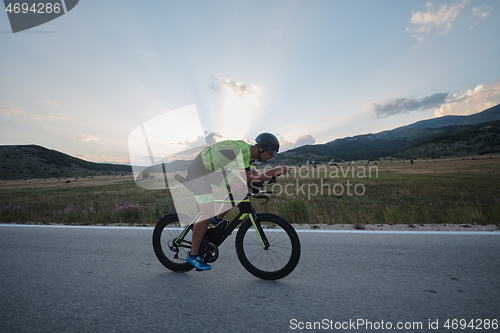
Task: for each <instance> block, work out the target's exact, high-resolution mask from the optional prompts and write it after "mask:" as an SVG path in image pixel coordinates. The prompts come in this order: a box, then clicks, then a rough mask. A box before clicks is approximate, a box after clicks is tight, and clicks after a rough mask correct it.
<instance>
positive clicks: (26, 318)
mask: <svg viewBox="0 0 500 333" xmlns="http://www.w3.org/2000/svg"><path fill="white" fill-rule="evenodd" d="M151 234H152V229H146V228H144V229H140V228H124V229H108V228H79V227H37V226H6V225H0V332H2V333H11V332H30V333H31V332H51V333H54V332H93V333H95V332H291V331H302V332H306V331H328V330H332V331H341V332H387V331H393V332H424V331H425V332H481V331H485V330H481V329H473V328H472V326H471V325H474V327H475V328H477V327H478V325H479V324H480V323H481V327H483V328H484V327H485V326H486V320H487V319H488V320H493V319H496V320H500V283H499V282H500V233H491V234H486V235H484V234H455V233H447V234H446V233H444V234H429V233H427V234H425V233H414V234H400V233H380V232H378V233H367V232H363V231H361V232H358V233H315V232H307V233H306V232H301V233H299V237H300V238H301V242H302V257H301V261H300V262H299V265H298V266H297V268H296V270H295V271H294V272H292V274H291V275H289V276H288V277H286V278H284V279H282V280H278V281H263V280H260V279H258V278H255V277H254V276H252V275H250V274H249V273H247V272H246V271H245V270H244V268H243V267H242V266H241V265H240V264H239V262H238V259H237V257H236V253H235V251H234V245H233V244H234V243H233V241H234V235H233V239H229V240H228V241H226V243H224V244H223V245H222V246H221V255H220V257H219V260H218V261H217V262H215V263H214V264H213V266H214V268H213V269H212V270H211V271H208V272H196V271H190V272H188V273H173V272H170V271H168V270H167V269H166V268H164V267H163V266H162V265H161V264H160V263H159V262H158V261H157V259H156V257H155V255H154V253H153V250H152V246H151ZM448 319H449V320H450V321H449V324H450V325H451V324H453V323H455V324H456V325H460V322H459V321H458V320H460V319H466V320H467V324H468V325H469V327H468V328H466V329H463V330H460V329H452V327H450V329H446V328H445V327H444V325H445V324H446V320H448ZM453 319H455V320H457V321H456V322H452V320H453ZM436 320H438V322H436ZM471 320H474V321H473V322H471ZM419 323H421V326H419ZM463 323H464V322H462V324H463ZM436 324H437V325H438V326H437V327H438V328H439V329H429V325H431V328H435V327H436ZM315 325H316V326H315ZM370 325H371V326H370ZM388 325H391V327H389V326H388ZM397 325H400V326H397ZM401 325H402V326H401ZM404 325H406V328H407V329H404ZM490 325H491V324H490ZM314 327H315V329H314ZM401 327H402V329H400V328H401ZM410 327H412V328H410ZM456 327H457V328H459V327H460V326H456ZM301 328H303V329H301ZM307 328H312V329H307ZM336 328H340V330H339V329H336ZM387 328H391V330H387ZM486 331H490V332H500V328H497V329H496V330H495V329H491V327H490V329H489V330H486Z"/></svg>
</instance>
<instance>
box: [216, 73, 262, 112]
mask: <svg viewBox="0 0 500 333" xmlns="http://www.w3.org/2000/svg"><path fill="white" fill-rule="evenodd" d="M214 77H215V78H216V79H217V81H216V82H212V83H211V84H210V85H209V88H210V90H212V91H214V92H217V91H219V90H220V85H222V86H223V87H224V88H225V89H226V91H229V92H232V93H235V94H236V95H238V97H240V98H243V99H245V100H246V101H247V102H249V103H251V104H255V105H259V102H258V100H257V95H258V94H259V92H260V90H261V88H260V87H259V86H256V85H255V84H245V83H243V82H235V81H233V80H231V79H224V78H222V77H220V76H218V75H214Z"/></svg>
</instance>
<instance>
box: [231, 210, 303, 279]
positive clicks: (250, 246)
mask: <svg viewBox="0 0 500 333" xmlns="http://www.w3.org/2000/svg"><path fill="white" fill-rule="evenodd" d="M256 222H257V223H259V224H260V225H261V226H262V228H263V232H264V234H265V236H266V238H267V240H268V242H269V247H268V248H267V249H265V248H264V247H263V245H262V242H261V240H260V238H259V235H258V233H257V232H256V231H255V229H254V228H253V225H252V222H251V221H250V220H247V221H246V222H244V223H243V224H242V225H241V227H240V228H239V230H238V234H237V235H236V244H235V245H236V253H237V255H238V259H239V260H240V262H241V264H242V265H243V267H245V269H246V270H247V271H248V272H249V273H251V274H253V275H255V276H256V277H258V278H261V279H265V280H277V279H281V278H283V277H285V276H287V275H288V274H290V273H291V272H292V271H293V270H294V269H295V267H296V266H297V263H298V262H299V258H300V241H299V237H298V236H297V232H295V229H294V228H293V227H292V226H291V225H290V223H288V222H287V221H285V220H284V219H282V218H281V217H279V216H276V215H272V214H259V215H257V221H256Z"/></svg>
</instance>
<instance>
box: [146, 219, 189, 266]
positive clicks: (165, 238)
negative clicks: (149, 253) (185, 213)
mask: <svg viewBox="0 0 500 333" xmlns="http://www.w3.org/2000/svg"><path fill="white" fill-rule="evenodd" d="M183 220H184V221H186V220H187V219H183ZM184 228H185V226H182V225H181V224H180V222H179V218H178V216H177V214H169V215H166V216H164V217H163V218H162V219H161V220H160V221H158V223H157V224H156V227H155V229H154V231H153V249H154V251H155V254H156V257H157V258H158V260H159V261H160V262H161V263H162V264H163V266H165V267H167V268H168V269H170V270H172V271H174V272H187V271H189V270H191V269H193V268H194V267H193V266H192V265H191V264H188V263H187V262H186V256H187V253H188V251H189V250H190V248H191V237H192V233H193V232H192V230H189V232H188V233H187V234H186V236H185V237H184V238H183V241H182V242H181V244H174V240H175V239H176V238H177V237H178V236H179V235H180V234H181V233H182V231H183V230H184Z"/></svg>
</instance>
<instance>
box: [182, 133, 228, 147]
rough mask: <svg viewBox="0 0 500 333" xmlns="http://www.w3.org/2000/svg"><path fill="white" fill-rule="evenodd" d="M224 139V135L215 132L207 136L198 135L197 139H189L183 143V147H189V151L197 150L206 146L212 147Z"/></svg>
mask: <svg viewBox="0 0 500 333" xmlns="http://www.w3.org/2000/svg"><path fill="white" fill-rule="evenodd" d="M221 138H222V135H220V134H219V133H215V132H205V135H203V136H202V135H198V137H197V138H196V139H194V140H193V139H187V140H186V141H184V142H181V143H180V144H181V145H184V146H187V147H188V148H187V149H191V148H196V147H200V146H205V145H211V144H213V143H216V142H217V141H219V140H220V139H221Z"/></svg>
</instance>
